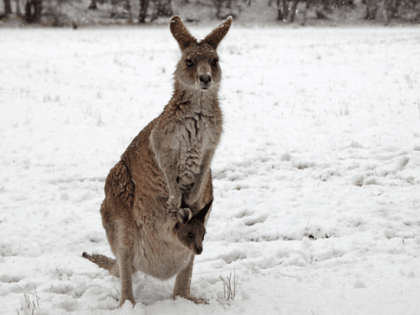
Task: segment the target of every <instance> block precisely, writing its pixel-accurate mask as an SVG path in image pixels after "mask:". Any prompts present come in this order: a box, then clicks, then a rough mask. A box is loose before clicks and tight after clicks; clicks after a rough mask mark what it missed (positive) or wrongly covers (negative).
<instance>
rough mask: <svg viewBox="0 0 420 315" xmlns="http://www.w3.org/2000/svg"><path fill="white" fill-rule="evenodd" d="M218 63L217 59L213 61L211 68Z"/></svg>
mask: <svg viewBox="0 0 420 315" xmlns="http://www.w3.org/2000/svg"><path fill="white" fill-rule="evenodd" d="M218 62H219V60H217V59H213V61H212V62H211V65H212V66H213V67H217V63H218Z"/></svg>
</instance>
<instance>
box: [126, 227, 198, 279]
mask: <svg viewBox="0 0 420 315" xmlns="http://www.w3.org/2000/svg"><path fill="white" fill-rule="evenodd" d="M191 255H192V251H191V250H189V249H188V248H186V247H185V246H183V245H182V244H180V243H179V244H177V242H168V241H166V240H165V238H164V237H160V236H159V235H156V234H155V233H154V235H153V237H152V238H150V237H148V233H147V231H140V235H139V238H138V243H137V246H136V248H135V249H134V260H133V264H134V266H135V267H136V268H138V269H139V270H140V271H141V272H143V273H145V274H147V275H150V276H152V277H154V278H157V279H160V280H167V279H170V278H172V277H173V276H175V275H176V274H177V273H178V272H180V271H181V270H183V269H185V268H186V267H187V265H188V263H189V261H190V260H191Z"/></svg>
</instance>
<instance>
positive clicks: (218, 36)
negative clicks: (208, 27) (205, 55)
mask: <svg viewBox="0 0 420 315" xmlns="http://www.w3.org/2000/svg"><path fill="white" fill-rule="evenodd" d="M232 21H233V19H232V17H231V16H229V17H228V18H227V19H226V20H225V21H224V22H222V24H220V25H219V26H218V27H216V28H215V29H214V30H213V31H212V32H211V33H210V34H209V35H207V36H206V38H205V39H204V42H207V43H208V44H209V45H210V46H211V47H213V48H214V49H216V48H217V46H218V45H219V43H220V42H221V41H222V39H223V37H225V35H226V34H227V32H228V31H229V29H230V26H231V25H232Z"/></svg>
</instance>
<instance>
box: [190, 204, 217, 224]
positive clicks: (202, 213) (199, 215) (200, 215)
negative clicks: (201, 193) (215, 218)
mask: <svg viewBox="0 0 420 315" xmlns="http://www.w3.org/2000/svg"><path fill="white" fill-rule="evenodd" d="M212 203H213V199H212V200H210V202H209V203H208V204H206V205H205V206H204V208H203V209H201V210H200V211H199V212H198V213H197V214H196V215H195V216H194V219H197V220H200V221H201V222H204V220H205V219H206V215H207V213H208V212H209V210H210V207H211V204H212Z"/></svg>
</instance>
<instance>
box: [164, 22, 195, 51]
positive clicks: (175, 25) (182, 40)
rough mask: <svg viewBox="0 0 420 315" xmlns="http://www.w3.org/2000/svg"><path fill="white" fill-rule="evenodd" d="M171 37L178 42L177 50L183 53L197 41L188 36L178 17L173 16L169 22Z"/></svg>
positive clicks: (188, 33)
mask: <svg viewBox="0 0 420 315" xmlns="http://www.w3.org/2000/svg"><path fill="white" fill-rule="evenodd" d="M169 28H170V29H171V33H172V36H173V37H174V38H175V39H176V41H177V42H178V45H179V48H180V49H181V51H183V50H184V49H185V48H187V47H188V46H190V45H191V44H194V43H197V40H196V39H195V38H194V37H193V36H192V35H191V34H190V32H189V31H188V30H187V27H186V26H185V24H184V23H183V22H182V20H181V18H180V17H179V16H178V15H174V16H173V17H172V18H171V21H170V22H169Z"/></svg>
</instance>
